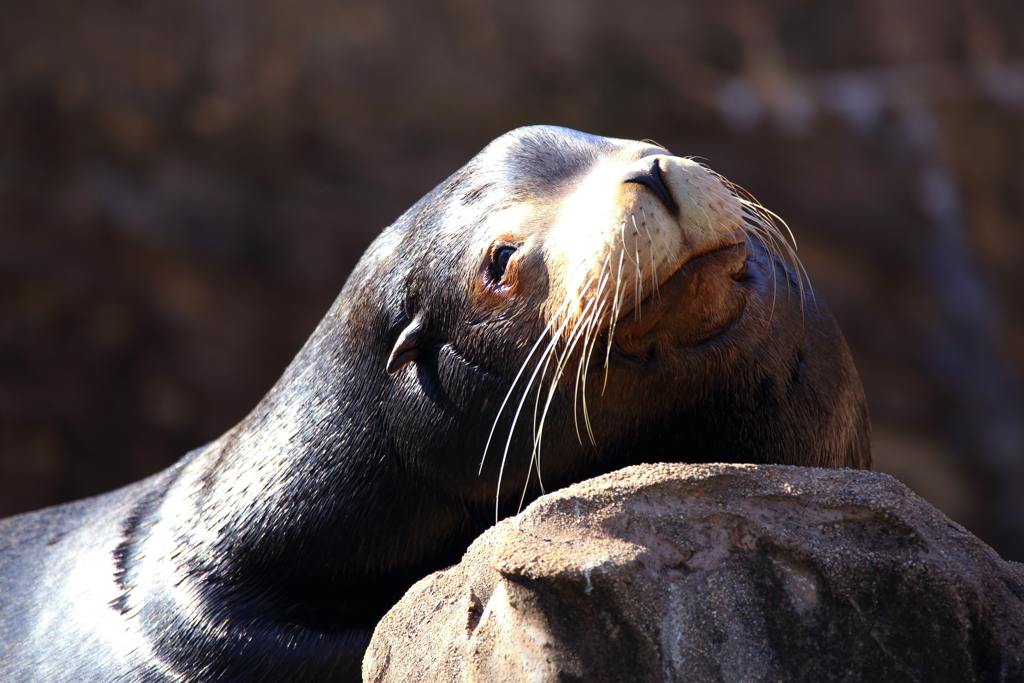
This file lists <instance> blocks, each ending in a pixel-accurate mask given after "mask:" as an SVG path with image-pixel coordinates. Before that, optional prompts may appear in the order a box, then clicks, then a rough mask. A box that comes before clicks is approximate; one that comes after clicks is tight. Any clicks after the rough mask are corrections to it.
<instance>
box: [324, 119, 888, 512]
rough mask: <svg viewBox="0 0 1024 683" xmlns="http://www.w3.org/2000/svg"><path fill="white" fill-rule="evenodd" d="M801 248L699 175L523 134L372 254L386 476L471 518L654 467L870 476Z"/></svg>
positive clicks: (845, 373) (487, 152)
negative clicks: (594, 479) (435, 491)
mask: <svg viewBox="0 0 1024 683" xmlns="http://www.w3.org/2000/svg"><path fill="white" fill-rule="evenodd" d="M786 245H787V243H786V241H785V240H784V239H783V234H782V233H781V232H780V231H779V228H778V227H776V223H775V222H774V221H773V220H772V217H771V215H770V214H769V213H768V212H767V211H765V210H764V209H762V208H761V207H760V206H759V205H757V204H756V202H754V201H753V200H751V199H750V198H748V197H746V196H745V195H744V194H743V193H742V191H740V190H738V188H736V187H735V186H733V185H732V184H730V183H729V182H728V181H726V180H724V179H723V178H722V177H721V176H719V175H718V174H716V173H714V172H713V171H711V170H709V169H708V168H707V167H705V166H704V165H702V164H700V163H698V162H696V161H694V160H692V159H689V158H685V157H679V156H675V155H673V154H671V153H670V152H669V151H668V150H666V149H665V148H663V147H660V146H658V145H656V144H653V143H650V142H636V141H630V140H619V139H612V138H603V137H597V136H592V135H586V134H583V133H579V132H576V131H572V130H568V129H564V128H557V127H550V126H535V127H529V128H522V129H518V130H515V131H512V132H511V133H508V134H506V135H504V136H502V137H500V138H498V139H497V140H495V141H494V142H492V143H491V144H490V145H488V146H487V147H486V148H485V149H484V150H483V151H482V152H480V154H478V155H477V156H476V157H475V158H473V159H472V160H471V161H470V162H469V163H468V164H466V166H464V167H463V168H462V169H460V170H459V171H457V172H456V173H455V174H454V175H452V176H451V177H450V178H449V179H448V180H447V181H445V182H444V183H442V184H441V185H439V186H438V187H437V188H435V190H434V191H433V192H431V193H430V194H428V195H427V196H426V197H424V198H423V199H422V200H421V201H420V202H419V203H417V204H416V205H415V206H414V207H412V208H411V209H410V210H409V211H408V212H406V214H405V215H403V216H402V217H401V218H400V219H399V220H398V221H396V223H395V224H394V225H392V226H391V227H390V228H389V229H388V230H386V231H385V232H384V233H383V234H382V235H381V236H380V237H379V238H378V240H377V241H376V242H375V243H374V244H373V245H372V246H371V248H370V249H369V250H368V252H367V254H366V255H365V256H364V258H363V260H362V261H361V262H360V264H359V265H358V266H357V268H356V270H355V271H354V273H353V275H352V277H351V279H350V281H349V283H348V285H347V286H346V289H345V291H344V292H343V293H342V297H341V299H340V300H339V307H340V309H341V310H344V311H346V313H345V315H347V316H349V320H348V321H347V325H346V326H344V327H345V328H346V329H347V330H348V332H347V337H348V338H347V339H345V340H343V341H342V342H339V343H341V344H344V345H347V346H349V347H350V348H357V347H358V348H359V349H361V350H360V352H359V353H357V354H355V355H356V356H358V365H359V367H360V368H361V370H360V373H361V374H360V376H359V378H358V381H359V383H360V386H361V387H364V388H370V387H374V389H373V390H372V391H371V394H373V396H374V399H375V400H377V401H378V402H379V403H380V404H381V405H385V406H387V407H386V409H377V410H374V411H372V412H373V414H375V415H379V416H380V418H381V421H382V424H381V425H379V426H378V427H376V429H378V430H380V432H381V433H382V434H384V435H385V439H386V440H387V442H388V448H391V449H392V450H393V451H394V453H392V455H391V456H389V457H398V458H399V461H400V462H401V463H403V465H402V466H403V467H406V468H409V469H410V470H413V471H415V472H417V474H418V475H419V476H421V477H422V478H423V480H424V481H425V482H427V481H429V482H431V483H432V484H434V485H437V486H444V487H451V488H452V489H453V490H454V489H457V490H458V491H459V492H460V496H462V497H463V498H465V499H467V500H470V499H476V498H487V497H490V499H491V500H494V498H495V491H496V490H497V489H498V487H499V485H500V486H501V494H502V495H504V494H505V493H507V492H510V491H512V490H525V488H524V487H525V486H526V484H527V483H528V482H529V481H530V477H531V476H533V477H535V480H534V482H535V483H538V484H540V485H548V486H552V485H555V486H557V485H561V484H563V483H566V482H568V481H571V480H574V479H578V478H579V477H580V476H585V475H587V474H591V473H597V472H600V471H606V470H608V469H613V468H615V467H617V466H622V465H626V464H630V463H633V462H642V461H659V460H670V461H706V460H715V461H754V462H789V463H790V464H813V465H823V466H838V465H847V466H869V465H870V447H869V446H866V441H865V439H864V438H862V437H861V436H860V435H859V434H862V433H866V419H867V418H866V410H865V409H864V408H863V396H862V394H861V393H860V385H859V382H858V381H857V379H856V373H855V371H854V370H853V368H852V364H851V363H850V361H849V355H848V352H847V350H846V346H845V343H844V342H843V341H842V337H841V335H840V334H839V332H838V330H837V329H836V328H835V325H834V323H833V322H832V320H831V318H830V316H829V315H828V313H827V311H826V310H825V309H824V307H823V305H822V304H821V303H820V302H819V301H818V300H817V299H816V298H815V296H814V294H813V292H811V291H810V290H809V288H807V287H806V284H805V280H804V278H803V277H802V274H801V269H800V268H799V264H798V262H797V261H796V260H795V258H793V257H792V251H791V250H789V248H788V246H786ZM339 307H336V308H339ZM367 340H375V341H369V342H368V341H367ZM352 374H353V373H351V372H348V373H346V377H347V381H351V380H352V376H351V375H352ZM830 416H832V417H830ZM865 449H867V450H866V451H865ZM538 477H539V478H538ZM502 481H504V482H507V484H501V483H500V482H502Z"/></svg>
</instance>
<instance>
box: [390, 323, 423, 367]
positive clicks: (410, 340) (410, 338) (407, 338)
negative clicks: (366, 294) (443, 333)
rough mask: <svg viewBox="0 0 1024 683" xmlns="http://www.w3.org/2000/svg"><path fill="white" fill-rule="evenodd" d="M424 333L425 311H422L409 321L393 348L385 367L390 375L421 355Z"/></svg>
mask: <svg viewBox="0 0 1024 683" xmlns="http://www.w3.org/2000/svg"><path fill="white" fill-rule="evenodd" d="M423 333H424V324H423V313H422V312H420V313H417V314H416V317H414V318H413V319H412V320H411V321H409V324H408V325H406V327H405V329H404V330H402V334H400V335H398V341H396V342H395V348H393V349H392V350H391V357H390V358H388V364H387V366H386V367H385V369H386V370H387V372H388V374H389V375H393V374H395V373H396V372H398V371H399V370H401V369H402V368H404V367H405V366H406V365H408V364H409V363H411V362H413V361H414V360H416V359H417V358H418V357H419V355H420V345H421V344H422V342H423Z"/></svg>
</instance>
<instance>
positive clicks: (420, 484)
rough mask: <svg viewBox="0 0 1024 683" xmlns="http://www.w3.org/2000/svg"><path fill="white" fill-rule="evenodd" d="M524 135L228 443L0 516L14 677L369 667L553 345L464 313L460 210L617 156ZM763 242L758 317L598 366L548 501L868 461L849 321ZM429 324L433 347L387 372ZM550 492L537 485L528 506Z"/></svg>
mask: <svg viewBox="0 0 1024 683" xmlns="http://www.w3.org/2000/svg"><path fill="white" fill-rule="evenodd" d="M509 136H511V137H509ZM509 136H506V137H505V138H504V139H503V144H502V145H500V146H499V147H497V148H495V147H490V148H488V149H487V150H485V151H484V152H482V153H481V154H480V155H478V156H477V157H476V158H474V159H473V160H472V161H471V162H470V163H469V164H467V166H465V167H464V168H463V169H461V170H459V171H458V172H457V173H456V174H455V175H453V176H452V177H451V178H449V179H448V180H447V181H445V182H444V183H442V184H441V185H440V186H438V187H437V188H436V189H435V190H434V191H432V192H431V193H430V194H428V195H427V196H426V197H424V198H423V199H422V200H420V202H418V203H417V204H416V205H415V206H413V207H412V208H411V209H410V210H409V211H408V212H407V213H405V214H404V215H403V216H401V217H400V218H399V219H398V220H397V221H396V222H395V224H394V225H393V226H391V227H390V228H389V229H388V230H387V231H386V233H385V234H384V235H382V236H381V238H379V239H378V241H377V242H376V243H375V244H374V245H373V246H371V248H370V249H369V251H368V252H367V254H366V255H365V256H364V257H363V259H362V261H360V263H359V264H358V266H357V267H356V269H355V271H354V272H353V273H352V276H351V277H350V278H349V281H348V283H347V285H346V286H345V288H344V290H343V291H342V292H341V295H340V296H339V297H338V300H337V301H336V302H335V304H334V306H333V307H332V308H331V310H330V311H329V312H328V313H327V315H326V317H325V318H324V319H323V321H322V322H321V324H320V325H319V327H318V328H317V329H316V331H315V332H314V333H313V335H312V337H311V338H310V339H309V341H308V342H307V343H306V345H305V346H304V347H303V349H302V350H301V351H300V352H299V354H298V356H297V357H296V358H295V360H294V362H293V363H292V364H291V366H290V367H289V368H288V369H287V371H286V372H285V374H284V376H283V377H282V378H281V380H280V381H279V382H278V383H277V385H276V386H275V387H274V388H273V389H272V390H271V391H270V393H269V394H267V396H266V397H265V398H264V399H263V401H262V402H261V403H260V404H259V405H258V406H257V407H256V408H255V410H254V411H253V412H252V413H251V414H250V415H249V416H248V417H246V418H245V420H243V421H242V422H241V423H240V424H239V425H238V426H236V427H235V428H234V429H233V430H232V431H231V432H229V433H228V434H227V435H225V437H223V438H222V439H221V440H218V441H217V442H214V443H213V444H210V445H208V446H206V447H205V448H203V449H198V450H196V451H193V452H192V453H190V454H188V455H187V456H185V458H183V459H182V460H181V461H180V462H179V463H177V464H176V465H175V466H173V467H171V468H170V469H168V470H166V471H164V472H161V473H159V474H157V475H155V476H153V477H150V478H149V479H146V480H143V481H141V482H138V483H136V484H134V485H132V486H129V487H126V488H124V489H121V490H119V491H115V492H112V493H109V494H106V495H103V496H99V497H96V498H92V499H88V500H84V501H79V502H76V503H72V504H69V505H65V506H60V507H55V508H50V509H46V510H41V511H38V512H34V513H29V514H26V515H21V516H19V517H14V518H11V519H7V520H4V521H2V522H0V680H3V681H5V682H13V681H48V682H55V681H76V682H78V681H103V682H107V681H113V680H131V681H171V680H187V681H193V680H195V681H198V680H203V681H208V680H217V681H243V680H245V681H250V680H266V681H307V682H308V681H320V680H324V681H326V680H331V681H340V680H357V679H358V675H359V673H358V672H359V664H360V660H361V657H362V652H363V649H364V647H365V645H366V643H367V642H368V639H369V635H370V633H371V630H372V628H373V626H374V624H375V622H376V621H377V620H378V619H379V618H380V617H381V616H382V615H383V613H384V612H385V611H386V610H387V608H388V607H389V606H390V605H391V604H392V603H393V602H394V601H396V600H397V598H398V597H399V596H400V595H401V594H402V593H403V592H404V590H405V589H406V588H407V587H408V586H409V585H410V584H411V583H412V582H413V581H415V580H416V579H418V578H421V577H422V576H424V575H426V574H427V573H428V572H430V571H433V570H435V569H438V568H440V567H443V566H445V565H446V564H448V563H451V562H453V561H455V560H457V559H458V557H459V555H460V553H461V552H462V551H463V550H464V549H465V547H466V545H467V544H468V542H469V541H470V540H471V539H472V538H474V537H475V536H476V535H477V534H479V533H480V532H481V531H482V530H483V529H484V528H486V527H487V526H488V525H490V524H491V523H493V521H494V502H495V495H496V494H495V486H496V481H497V475H498V468H499V466H500V461H501V457H500V456H501V450H502V448H503V447H504V437H505V435H507V433H508V427H509V424H510V419H509V417H508V415H504V416H503V417H502V418H501V420H500V421H499V424H498V427H497V430H496V434H497V435H498V437H500V441H501V448H497V447H495V446H494V445H492V447H491V449H490V452H489V453H488V454H487V458H486V459H485V461H484V466H483V471H482V472H481V473H479V474H478V468H479V463H480V460H481V456H482V455H483V449H484V443H485V442H486V440H487V437H488V434H489V432H490V429H491V426H492V424H493V422H494V420H495V415H496V412H497V409H498V406H499V404H500V403H501V400H502V399H503V398H504V396H505V393H506V391H507V389H508V386H509V382H510V380H511V378H512V377H513V376H514V375H515V373H516V371H517V370H518V368H519V365H520V364H521V363H522V362H523V358H524V357H525V355H526V351H527V350H528V349H529V347H530V345H531V344H532V341H533V339H534V338H535V336H536V334H538V333H539V332H540V329H539V328H538V326H537V324H536V322H533V323H531V321H530V320H529V316H530V313H529V312H528V311H519V312H510V311H502V310H497V309H494V308H487V307H481V306H479V305H477V304H475V303H473V301H471V299H470V297H469V295H468V292H469V290H470V289H471V285H472V282H473V278H475V277H478V276H479V271H480V264H479V258H478V255H477V254H478V251H479V240H480V236H479V235H478V234H477V224H476V223H475V222H474V221H472V220H466V219H465V218H461V219H460V218H458V216H462V217H466V216H470V217H472V216H483V215H486V213H487V212H488V211H490V210H492V209H493V208H494V207H496V206H499V205H501V204H504V203H507V202H514V201H516V199H517V198H519V197H523V196H531V197H535V196H538V195H540V196H544V197H546V198H548V199H550V200H551V202H552V203H553V205H556V204H557V200H558V197H559V196H560V193H563V192H565V191H567V188H569V187H571V181H572V180H573V179H574V178H576V177H577V176H578V174H580V173H581V172H582V171H583V170H585V169H586V168H587V167H588V166H589V164H590V163H591V162H592V160H593V159H594V158H596V157H597V156H598V155H600V154H602V153H603V150H604V148H605V144H606V143H605V142H604V141H603V140H602V139H600V138H592V137H590V136H585V135H582V134H578V133H574V132H571V131H566V130H564V129H554V128H532V129H521V130H518V131H514V132H513V133H510V134H509ZM455 209H458V211H456V210H455ZM460 221H461V222H460ZM389 245H392V246H393V247H394V249H393V250H389V248H388V247H389ZM746 248H747V249H748V250H749V254H748V256H747V263H746V271H745V274H744V275H743V276H742V277H740V278H739V279H738V281H737V282H735V290H734V291H733V294H731V296H734V297H735V300H736V301H737V302H739V304H738V305H739V306H740V308H739V309H738V310H742V315H741V316H740V317H739V318H738V320H736V321H735V322H734V323H733V324H732V325H731V326H730V327H729V328H728V329H726V330H720V331H717V332H715V333H714V334H711V335H710V336H708V337H706V338H696V339H683V337H681V339H683V341H684V342H685V343H683V345H682V346H681V347H680V348H679V349H676V350H674V351H672V352H668V351H666V350H664V349H653V350H652V349H647V350H643V349H633V350H631V351H629V352H626V351H623V350H621V349H614V348H613V352H612V353H610V354H609V356H610V361H611V367H610V368H609V375H608V386H607V388H606V389H605V391H604V395H603V396H601V394H600V385H601V383H602V380H603V375H604V370H603V368H600V367H593V368H591V374H592V377H593V378H594V379H592V380H591V381H590V387H591V388H592V391H591V392H590V393H589V394H588V397H589V398H588V404H589V409H590V412H591V418H592V422H593V424H594V427H595V443H596V447H595V446H594V445H592V444H591V443H590V442H589V440H588V438H587V437H586V436H585V435H584V437H583V440H582V444H581V443H580V440H579V438H578V437H577V431H576V426H575V420H574V418H573V402H572V396H571V393H572V392H571V390H570V391H569V392H568V396H566V395H565V393H566V392H560V393H559V394H557V395H556V398H555V401H554V404H553V408H552V413H551V415H549V417H548V422H547V424H546V426H545V432H544V434H545V436H544V447H543V449H542V452H541V463H540V465H541V472H542V474H543V477H544V484H545V486H546V487H548V488H549V489H550V488H555V487H560V486H564V485H566V484H568V483H570V482H575V481H578V480H580V479H582V478H585V477H588V476H591V475H595V474H598V473H601V472H606V471H610V470H613V469H617V468H619V467H622V466H624V465H627V464H631V463H636V462H644V461H729V462H773V463H789V464H799V465H817V466H829V467H835V466H848V467H870V466H871V454H870V445H869V433H868V432H869V428H868V418H867V411H866V408H865V404H864V399H863V395H862V392H861V389H860V383H859V380H858V379H857V376H856V372H855V370H854V368H853V365H852V362H851V360H850V357H849V353H848V351H847V349H846V345H845V343H844V342H843V340H842V336H841V335H840V333H839V331H838V329H837V328H836V326H835V323H834V322H833V320H832V319H831V317H830V316H829V314H828V313H827V311H826V309H825V307H824V305H823V304H821V303H820V302H819V301H818V300H817V299H816V298H815V296H814V294H813V293H811V292H809V291H808V292H807V293H806V299H805V302H804V305H801V301H800V293H799V289H798V287H797V286H796V285H797V280H796V276H795V275H794V273H793V271H792V269H791V268H789V267H788V266H787V265H786V264H785V263H784V262H783V261H782V260H781V259H779V258H776V257H775V256H773V255H771V254H769V253H768V252H767V251H766V249H765V248H764V247H762V246H761V245H760V244H758V243H757V242H755V241H754V240H753V239H751V240H748V242H747V245H746ZM693 267H695V268H696V267H697V266H693ZM684 274H685V273H684ZM415 315H420V316H421V319H422V320H423V321H424V327H423V330H422V331H421V333H420V335H419V336H418V339H417V343H418V345H419V346H418V350H419V356H418V358H417V359H416V361H415V362H414V363H412V364H411V365H408V366H407V367H404V368H403V369H402V370H400V371H399V372H397V373H396V374H395V375H393V376H389V375H388V374H386V373H385V371H384V367H385V364H386V362H387V359H388V356H389V354H390V353H391V349H392V347H393V345H394V344H395V341H396V339H397V337H398V335H399V333H400V332H401V331H402V330H403V329H404V328H405V326H406V325H407V324H408V322H409V320H410V319H411V318H412V317H413V316H415ZM698 336H700V335H698ZM684 337H685V335H684ZM598 356H599V357H600V359H601V364H603V359H604V356H605V354H604V353H603V352H599V353H597V354H595V358H596V357H598ZM531 423H532V409H531V411H530V415H529V417H528V418H524V419H523V420H522V421H521V422H520V425H519V427H517V429H516V433H515V437H514V438H513V440H512V448H511V451H510V455H509V459H508V464H507V465H506V470H505V475H504V477H505V479H504V481H505V483H503V488H502V491H501V494H502V503H501V509H502V514H508V513H514V512H515V510H516V509H517V507H518V504H519V498H520V492H521V489H522V486H523V483H524V477H525V475H526V472H527V469H528V462H529V458H530V452H531V448H532V436H531V429H530V426H529V425H530V424H531ZM247 481H248V482H250V485H249V488H248V489H245V488H241V486H242V483H243V482H247ZM538 492H539V490H538V488H537V486H536V482H535V480H534V482H533V483H532V484H531V486H530V488H529V493H528V495H527V500H529V499H530V498H532V497H535V496H536V495H537V494H538ZM90 563H91V565H92V566H93V569H91V570H89V571H84V570H76V569H75V567H76V566H77V567H79V568H81V567H83V566H85V565H88V564H90ZM168 567H172V568H176V571H177V573H176V574H173V576H171V575H170V574H169V573H168V572H169V570H168ZM76 572H79V573H76ZM169 577H170V578H169ZM122 629H123V631H122ZM140 644H142V645H140ZM121 650H123V651H121ZM175 675H177V676H180V678H176V677H175Z"/></svg>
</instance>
